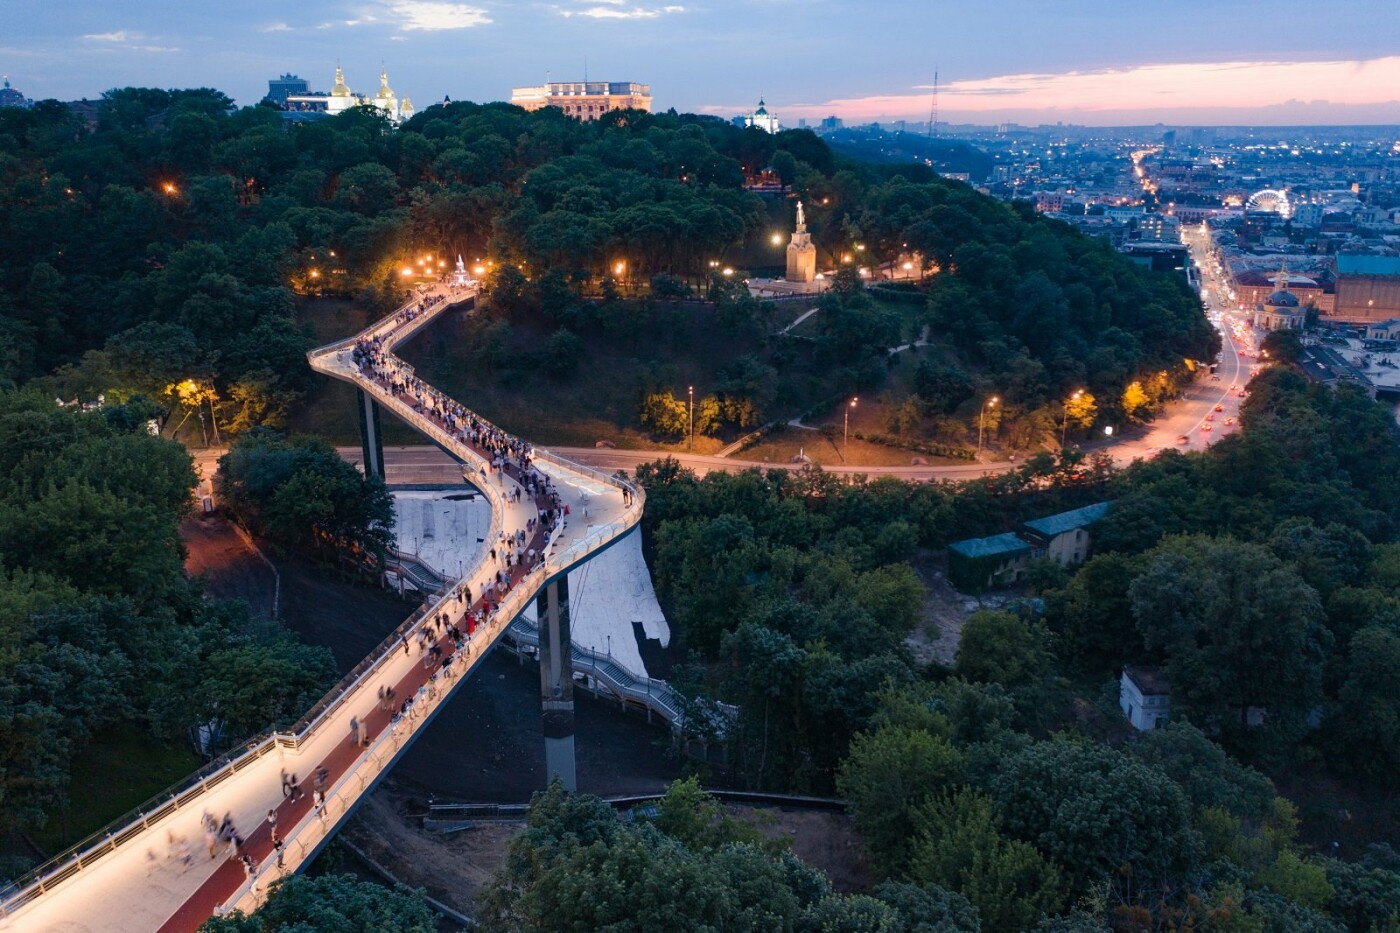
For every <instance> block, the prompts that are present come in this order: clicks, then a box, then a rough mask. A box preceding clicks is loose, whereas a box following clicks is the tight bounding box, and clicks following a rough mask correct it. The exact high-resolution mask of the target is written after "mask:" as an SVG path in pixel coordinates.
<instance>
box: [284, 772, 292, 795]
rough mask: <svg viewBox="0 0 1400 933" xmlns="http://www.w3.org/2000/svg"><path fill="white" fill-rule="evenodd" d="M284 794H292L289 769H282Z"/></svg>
mask: <svg viewBox="0 0 1400 933" xmlns="http://www.w3.org/2000/svg"><path fill="white" fill-rule="evenodd" d="M282 796H283V797H290V796H292V782H291V781H290V780H288V778H287V769H286V768H283V769H282Z"/></svg>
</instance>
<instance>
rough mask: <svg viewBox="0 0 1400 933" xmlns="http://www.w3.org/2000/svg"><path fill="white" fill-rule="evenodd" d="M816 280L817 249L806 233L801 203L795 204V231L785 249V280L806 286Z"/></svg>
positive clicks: (810, 236)
mask: <svg viewBox="0 0 1400 933" xmlns="http://www.w3.org/2000/svg"><path fill="white" fill-rule="evenodd" d="M816 278H817V248H816V247H815V246H813V245H812V235H811V234H810V233H808V232H807V218H806V216H805V215H804V214H803V213H802V202H801V201H798V202H797V230H796V231H794V232H793V234H792V242H791V243H789V244H788V248H787V280H788V281H789V282H795V283H799V284H803V285H805V284H808V283H810V282H814V281H816Z"/></svg>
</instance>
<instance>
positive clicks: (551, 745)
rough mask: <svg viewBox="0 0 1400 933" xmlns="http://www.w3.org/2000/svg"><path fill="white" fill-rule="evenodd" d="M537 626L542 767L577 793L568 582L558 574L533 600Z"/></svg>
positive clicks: (549, 777)
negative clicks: (541, 720) (542, 744)
mask: <svg viewBox="0 0 1400 933" xmlns="http://www.w3.org/2000/svg"><path fill="white" fill-rule="evenodd" d="M535 615H536V618H538V619H539V623H540V698H541V701H542V704H543V709H544V764H545V771H546V773H547V774H548V780H551V781H552V780H554V779H555V778H556V777H557V778H559V780H560V781H561V782H562V783H563V785H564V789H565V790H568V791H577V790H578V776H577V775H576V774H575V770H574V677H573V650H572V646H571V642H570V639H569V578H568V575H567V574H562V575H560V576H559V578H558V579H556V580H554V581H552V582H551V583H549V584H547V585H546V586H545V587H544V589H542V590H540V594H539V596H538V597H536V600H535Z"/></svg>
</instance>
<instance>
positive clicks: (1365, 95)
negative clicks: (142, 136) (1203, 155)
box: [0, 0, 1400, 125]
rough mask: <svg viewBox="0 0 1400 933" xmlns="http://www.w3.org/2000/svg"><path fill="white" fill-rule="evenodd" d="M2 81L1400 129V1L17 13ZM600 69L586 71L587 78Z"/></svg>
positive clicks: (718, 110) (277, 6)
mask: <svg viewBox="0 0 1400 933" xmlns="http://www.w3.org/2000/svg"><path fill="white" fill-rule="evenodd" d="M7 7H10V8H13V9H11V10H10V11H9V15H5V16H4V17H3V21H4V22H5V23H6V26H7V29H6V32H5V33H4V34H0V71H3V72H5V73H7V74H8V75H9V76H10V78H11V81H12V83H13V84H14V85H15V86H16V87H18V88H20V90H22V91H24V92H25V93H26V94H27V95H29V96H30V97H34V98H44V97H58V98H63V99H69V98H77V97H95V96H97V95H99V94H100V93H101V92H102V91H103V90H105V89H107V88H110V87H114V86H120V85H157V86H163V87H189V86H213V87H218V88H220V89H222V90H224V91H226V92H227V93H229V94H231V95H232V96H233V97H235V98H236V99H237V100H238V101H239V102H240V103H253V102H255V101H256V100H257V99H258V98H259V97H261V96H262V95H263V94H264V93H265V92H266V89H267V79H268V78H270V77H273V76H274V75H277V74H281V73H282V72H285V71H290V72H295V73H297V74H299V75H301V76H302V77H304V78H307V79H308V80H309V81H310V82H311V85H312V87H313V88H314V89H320V90H326V89H328V88H329V86H330V83H331V79H332V75H333V72H334V68H335V64H336V61H337V60H339V61H340V62H341V64H343V65H344V67H345V72H346V78H347V81H348V82H349V84H350V86H351V88H352V89H354V90H355V91H356V92H359V93H368V94H372V93H373V92H374V91H375V89H376V88H377V87H378V72H379V68H380V66H381V63H382V64H383V65H384V66H385V67H387V68H388V71H389V77H390V81H391V84H392V85H393V87H394V90H396V91H397V92H398V93H399V94H401V95H402V94H409V95H411V96H412V97H413V100H414V103H415V104H416V105H417V106H418V107H420V108H421V107H423V106H425V105H427V104H430V103H433V102H436V101H440V100H441V99H442V98H443V95H450V96H451V97H452V98H453V99H469V100H500V99H503V98H506V97H508V96H509V94H510V88H511V86H512V85H517V84H530V83H538V82H541V81H543V80H545V77H546V74H549V75H551V76H552V77H553V79H554V80H579V79H581V78H582V77H583V75H584V71H585V67H586V68H587V73H588V75H589V77H591V78H593V79H595V80H599V79H603V80H623V81H627V80H630V81H642V82H647V83H650V84H651V85H652V90H653V93H654V95H655V98H656V106H657V107H658V108H660V109H665V108H667V107H675V108H676V109H678V110H682V111H699V112H705V113H715V114H719V115H722V116H730V115H733V114H735V113H739V112H741V111H743V110H747V109H752V107H753V106H754V104H755V103H756V102H757V100H758V98H759V97H764V98H766V100H767V102H768V105H769V109H770V110H773V111H775V112H776V113H777V114H778V115H779V117H780V119H782V120H783V122H784V123H785V124H791V125H795V124H796V122H797V118H798V117H807V118H809V119H816V118H820V117H823V116H826V115H827V114H836V115H839V116H842V117H844V118H846V119H847V120H871V119H882V118H883V119H891V118H906V119H910V120H918V121H923V120H926V119H927V118H928V113H929V105H930V91H929V86H930V85H931V84H932V81H933V73H934V70H935V68H937V70H938V72H939V85H940V94H939V113H940V118H941V119H943V120H945V121H949V122H977V123H993V122H1001V121H1005V120H1016V121H1020V122H1053V121H1056V120H1063V121H1065V122H1077V123H1091V124H1125V123H1126V124H1132V123H1154V122H1159V121H1161V122H1171V123H1192V122H1199V123H1256V124H1259V123H1305V122H1306V123H1392V122H1394V123H1400V9H1397V6H1396V0H1332V2H1329V3H1326V4H1318V3H1315V2H1302V0H1274V2H1263V0H1176V2H1174V3H1171V4H1127V3H1122V2H1116V0H1115V2H1108V0H986V2H982V3H948V2H943V0H929V2H903V0H899V2H896V0H865V2H858V3H853V2H849V0H747V2H736V0H708V2H692V0H675V2H666V0H660V2H654V3H653V2H648V0H641V2H634V0H564V2H559V3H529V2H526V3H520V2H509V3H505V2H488V0H478V2H472V3H455V2H439V0H377V2H367V3H360V2H353V0H351V2H345V0H332V2H327V0H305V2H299V3H287V2H279V3H271V2H265V0H249V2H242V3H210V2H207V0H187V2H169V0H159V2H157V0H144V2H143V0H125V2H122V3H112V2H90V0H62V2H59V3H56V4H53V5H51V6H49V7H46V8H45V9H44V11H43V15H29V14H28V13H24V12H23V11H24V10H29V11H31V12H32V10H33V8H32V7H31V6H30V5H29V4H28V3H23V2H22V0H0V12H3V11H4V10H5V8H7ZM585 63H586V64H585Z"/></svg>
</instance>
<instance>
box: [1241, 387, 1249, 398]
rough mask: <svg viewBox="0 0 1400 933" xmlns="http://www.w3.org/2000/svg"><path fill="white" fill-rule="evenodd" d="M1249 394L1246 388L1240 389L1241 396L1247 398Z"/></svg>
mask: <svg viewBox="0 0 1400 933" xmlns="http://www.w3.org/2000/svg"><path fill="white" fill-rule="evenodd" d="M1248 396H1249V393H1248V392H1246V391H1245V390H1244V389H1240V398H1247V397H1248Z"/></svg>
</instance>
